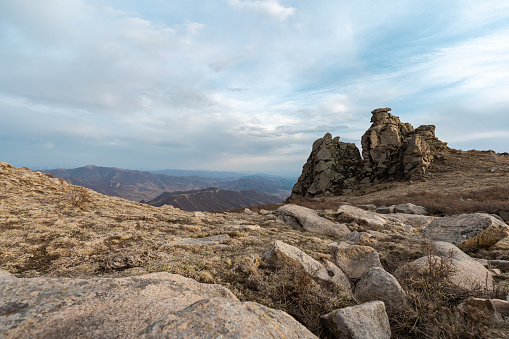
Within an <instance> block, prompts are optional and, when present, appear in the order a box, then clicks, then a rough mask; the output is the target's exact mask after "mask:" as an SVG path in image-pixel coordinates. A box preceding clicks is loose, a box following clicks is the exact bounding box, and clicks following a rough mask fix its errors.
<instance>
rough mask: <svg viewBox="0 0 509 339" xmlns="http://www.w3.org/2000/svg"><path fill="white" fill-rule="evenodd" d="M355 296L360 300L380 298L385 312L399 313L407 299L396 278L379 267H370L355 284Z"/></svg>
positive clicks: (404, 306)
mask: <svg viewBox="0 0 509 339" xmlns="http://www.w3.org/2000/svg"><path fill="white" fill-rule="evenodd" d="M355 297H356V298H357V300H359V301H360V302H367V301H374V300H381V301H383V302H384V303H385V307H386V308H387V312H389V313H401V312H402V311H404V310H405V309H406V307H407V306H408V299H407V296H406V294H405V292H404V291H403V288H402V287H401V285H400V284H399V282H398V280H397V279H396V278H395V277H394V276H393V275H392V274H390V273H388V272H386V271H385V270H384V269H383V268H380V267H371V268H370V269H368V270H367V271H366V273H364V274H363V275H362V277H361V280H359V282H358V283H357V285H355Z"/></svg>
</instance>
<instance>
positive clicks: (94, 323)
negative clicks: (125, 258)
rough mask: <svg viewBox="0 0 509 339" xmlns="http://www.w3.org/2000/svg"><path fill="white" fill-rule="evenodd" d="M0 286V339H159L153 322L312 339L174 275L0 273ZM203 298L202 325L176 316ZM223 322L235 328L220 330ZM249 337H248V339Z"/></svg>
mask: <svg viewBox="0 0 509 339" xmlns="http://www.w3.org/2000/svg"><path fill="white" fill-rule="evenodd" d="M0 285H1V288H0V315H1V316H0V337H2V338H4V337H5V338H78V337H79V338H132V337H136V336H137V335H138V333H139V332H140V331H143V330H144V329H146V328H147V327H149V328H151V329H154V328H156V327H157V328H158V329H159V330H160V331H161V333H164V326H160V320H161V319H173V320H175V321H176V322H177V324H188V325H189V326H194V328H189V331H193V330H194V331H196V333H197V334H198V333H199V334H200V335H197V336H200V337H212V336H214V334H216V333H224V334H225V335H227V334H228V333H233V334H235V333H237V332H235V331H236V329H241V328H244V329H245V332H242V334H245V335H239V336H240V337H253V338H267V337H271V335H272V337H281V336H287V337H290V338H315V336H314V335H312V334H311V333H310V332H309V331H308V330H307V329H305V328H304V327H303V326H302V325H300V324H299V323H298V322H297V321H295V320H294V319H293V318H292V317H290V316H289V315H286V314H284V312H281V311H276V310H272V309H269V308H266V307H264V306H261V305H258V304H254V303H247V304H246V303H241V302H240V301H238V299H237V298H236V297H235V296H234V295H233V294H232V293H231V292H230V291H229V290H228V289H226V288H225V287H223V286H220V285H213V284H202V283H198V282H197V281H195V280H193V279H190V278H185V277H182V276H180V275H177V274H169V273H152V274H146V275H142V276H138V277H129V278H108V279H105V278H93V279H86V280H84V279H70V278H30V279H29V278H23V279H20V278H15V277H11V276H9V275H8V274H5V273H4V272H2V273H1V274H0ZM209 298H212V299H209ZM204 299H207V300H214V308H211V309H210V310H209V312H208V313H206V312H205V311H203V312H204V313H206V314H207V316H206V317H205V318H203V319H204V321H206V323H207V324H206V326H201V325H200V323H196V322H193V317H194V318H197V314H198V315H202V314H203V313H201V312H200V311H199V312H198V313H194V315H193V314H192V312H187V311H184V309H186V310H187V309H188V308H189V307H190V306H191V305H193V304H195V303H196V302H200V301H203V300H204ZM195 305H196V304H195ZM216 312H217V314H216ZM225 314H226V316H225ZM186 317H188V318H186ZM228 317H229V318H228ZM225 319H226V320H228V319H229V321H230V322H235V323H229V324H228V325H229V326H227V325H225V324H224V321H225ZM256 319H258V320H256ZM154 323H156V324H157V325H152V324H154ZM151 325H152V326H151ZM225 328H226V330H225ZM256 328H257V329H256ZM264 328H265V329H266V331H265V332H264ZM250 330H252V334H253V335H248V334H249V332H248V331H250ZM170 331H171V330H169V331H168V332H170ZM144 333H145V334H147V335H149V334H150V333H155V332H153V331H152V332H151V331H145V332H144ZM189 333H192V332H189ZM158 337H164V336H163V335H160V336H158ZM170 337H173V336H170Z"/></svg>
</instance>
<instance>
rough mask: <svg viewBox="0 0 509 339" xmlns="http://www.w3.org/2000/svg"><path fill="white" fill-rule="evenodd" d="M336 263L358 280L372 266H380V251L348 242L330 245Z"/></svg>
mask: <svg viewBox="0 0 509 339" xmlns="http://www.w3.org/2000/svg"><path fill="white" fill-rule="evenodd" d="M328 247H329V249H330V251H331V253H332V256H333V260H334V263H335V264H336V265H337V266H338V267H339V268H341V270H342V271H343V272H345V274H346V275H347V276H348V278H350V279H351V280H354V281H356V280H358V279H360V278H361V277H362V275H363V274H364V273H365V272H366V271H367V270H368V269H369V268H371V267H380V268H382V269H383V267H382V264H381V263H380V258H379V256H378V253H377V252H376V251H375V249H373V248H372V247H369V246H359V245H350V244H348V243H346V242H341V243H337V242H335V243H330V244H329V245H328Z"/></svg>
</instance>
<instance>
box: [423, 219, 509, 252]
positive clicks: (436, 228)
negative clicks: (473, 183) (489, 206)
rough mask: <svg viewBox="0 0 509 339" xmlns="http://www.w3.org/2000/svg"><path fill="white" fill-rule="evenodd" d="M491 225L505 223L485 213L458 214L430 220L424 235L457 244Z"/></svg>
mask: <svg viewBox="0 0 509 339" xmlns="http://www.w3.org/2000/svg"><path fill="white" fill-rule="evenodd" d="M491 225H495V226H503V225H505V224H504V223H503V222H501V221H500V220H498V219H497V218H495V217H493V216H491V215H489V214H486V213H475V214H459V215H454V216H450V217H444V218H439V219H436V220H434V221H432V222H431V223H430V224H429V225H428V227H427V228H426V230H425V231H424V235H425V236H426V237H427V238H428V239H431V240H437V241H446V242H450V243H452V244H454V245H459V244H460V243H461V242H463V241H465V240H468V239H470V238H472V237H474V236H475V235H477V234H479V233H481V232H482V231H484V230H485V229H486V228H488V227H489V226H491Z"/></svg>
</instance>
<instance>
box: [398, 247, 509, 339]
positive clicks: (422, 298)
mask: <svg viewBox="0 0 509 339" xmlns="http://www.w3.org/2000/svg"><path fill="white" fill-rule="evenodd" d="M422 246H423V252H424V253H425V255H426V257H427V265H426V266H425V267H424V268H423V269H422V270H403V271H402V272H400V274H398V280H399V281H400V283H401V286H402V287H403V289H404V290H405V292H406V294H407V296H408V298H409V300H410V303H411V305H412V308H413V311H411V312H406V313H401V314H399V315H396V316H393V317H392V318H391V329H392V331H393V336H394V337H395V338H481V337H483V332H484V331H485V328H486V327H485V326H486V325H489V324H488V323H484V322H483V323H479V320H477V321H473V320H472V319H468V318H465V317H463V315H462V314H461V313H459V312H458V310H457V308H456V306H457V305H458V304H459V303H461V302H462V301H463V300H465V299H467V298H469V297H477V298H500V297H502V296H505V291H503V290H502V289H499V288H493V287H489V286H487V284H486V285H484V286H481V285H479V286H478V287H477V288H475V289H474V290H466V289H462V288H458V287H457V286H453V285H452V284H451V283H450V281H449V277H450V276H451V275H452V274H453V273H454V268H453V265H452V257H453V254H452V253H449V255H447V256H446V257H441V258H438V257H437V256H436V250H435V248H434V246H433V244H432V243H431V242H429V241H424V242H423V245H422ZM481 320H482V319H481Z"/></svg>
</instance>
